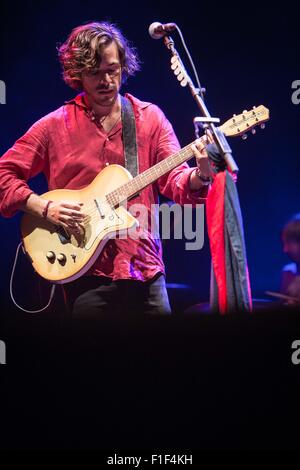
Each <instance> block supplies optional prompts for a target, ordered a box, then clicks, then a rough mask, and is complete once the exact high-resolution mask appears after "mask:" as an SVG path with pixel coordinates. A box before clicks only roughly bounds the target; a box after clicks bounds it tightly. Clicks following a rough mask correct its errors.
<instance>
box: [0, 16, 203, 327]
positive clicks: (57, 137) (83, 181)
mask: <svg viewBox="0 0 300 470" xmlns="http://www.w3.org/2000/svg"><path fill="white" fill-rule="evenodd" d="M59 59H60V62H61V65H62V70H63V78H64V80H65V82H66V83H67V84H68V85H69V86H70V87H71V88H73V89H75V90H78V91H80V92H81V93H80V94H78V95H77V96H76V97H75V98H74V99H72V100H70V101H69V102H66V103H65V104H64V105H63V106H62V107H60V108H58V109H57V110H55V111H54V112H52V113H50V114H48V115H47V116H45V117H43V118H42V119H40V120H39V121H37V122H36V123H35V124H34V125H33V126H32V127H31V128H30V129H29V130H28V132H27V133H26V134H25V135H24V136H23V137H21V138H20V139H19V140H18V141H17V142H16V143H15V145H14V146H13V147H12V148H11V149H9V150H8V151H7V152H6V153H5V155H4V156H3V157H2V158H1V159H0V193H1V197H0V211H1V213H2V215H3V216H6V217H11V216H13V215H14V214H15V213H16V212H17V211H18V210H20V209H21V210H23V211H25V212H28V213H31V214H33V215H35V216H37V217H44V218H46V219H47V220H48V221H50V222H52V223H53V224H57V225H61V226H62V227H63V228H64V229H65V230H66V231H67V232H68V233H70V234H76V232H77V231H78V230H79V227H80V223H81V222H82V221H83V220H84V217H85V215H86V214H84V210H82V208H81V205H80V203H79V202H78V203H76V202H74V203H70V202H67V201H59V202H47V201H45V199H43V198H41V197H40V196H38V195H37V194H35V193H34V192H33V191H32V190H31V189H30V188H29V187H28V185H27V183H26V181H27V180H28V179H29V178H31V177H33V176H35V175H36V174H38V173H39V172H44V174H45V175H46V178H47V181H48V186H49V190H54V189H62V188H67V189H82V188H84V187H85V186H87V185H88V184H90V183H91V181H92V180H93V179H94V178H95V176H96V175H97V174H98V173H99V172H100V171H101V170H102V169H103V168H104V167H105V166H106V165H107V164H111V163H117V164H119V165H123V166H124V145H123V129H122V119H121V111H122V110H121V95H120V88H121V85H122V83H123V82H124V81H125V80H126V79H127V77H129V76H130V75H133V74H134V73H135V72H136V71H137V70H138V69H139V62H138V58H137V55H136V52H135V49H134V48H132V47H131V46H130V45H129V43H128V41H127V40H126V39H125V38H124V36H123V35H122V33H121V31H120V30H119V29H118V28H117V27H115V26H114V25H112V24H110V23H105V22H102V23H97V22H94V23H89V24H85V25H81V26H79V27H77V28H75V29H74V30H73V31H72V32H71V34H70V36H69V37H68V39H67V40H66V42H65V43H64V44H63V45H62V46H61V47H60V48H59ZM126 97H127V99H128V100H129V103H130V105H131V107H132V109H133V112H134V118H135V127H136V143H137V148H138V169H139V172H140V173H141V172H143V171H144V170H146V169H147V168H149V167H151V166H153V165H154V164H155V163H157V162H159V161H161V160H163V159H165V158H166V157H168V156H170V155H171V154H173V153H175V152H176V151H178V149H179V148H180V147H179V143H178V140H177V138H176V136H175V134H174V131H173V129H172V126H171V124H170V123H169V121H168V120H167V119H166V117H165V116H164V114H163V112H162V111H161V110H160V109H159V108H158V107H157V106H155V105H153V104H151V103H145V102H142V101H140V100H138V99H137V98H135V97H133V96H132V95H130V94H127V95H126ZM193 152H194V154H195V156H196V159H197V167H196V168H190V167H189V166H188V165H187V164H182V165H180V166H178V167H177V168H175V169H173V170H172V171H171V172H169V173H168V174H166V175H164V176H161V177H160V178H159V179H158V180H157V181H156V182H155V183H154V184H152V185H150V186H148V187H147V188H145V189H144V190H143V191H141V193H140V194H139V195H138V196H137V197H136V198H135V199H134V200H133V201H131V202H129V203H128V207H129V208H130V205H131V204H132V203H137V202H138V203H140V204H143V205H144V206H145V207H147V210H148V212H149V214H150V211H151V207H152V206H153V204H157V203H158V194H159V192H160V193H162V194H163V195H165V196H166V197H168V198H170V199H172V200H174V201H175V202H178V203H180V204H185V203H188V204H196V203H198V204H200V203H204V202H205V198H206V196H207V192H208V187H209V182H210V171H209V164H208V158H207V154H206V151H205V148H204V145H203V143H201V142H200V141H199V143H198V144H197V147H196V146H194V147H193ZM141 235H142V236H140V237H139V238H138V239H136V238H135V239H133V238H130V237H128V238H127V239H118V238H116V239H113V240H110V241H109V242H108V243H107V244H106V245H105V248H104V250H103V252H102V253H101V254H100V256H99V258H98V260H97V261H96V263H95V264H94V266H93V267H92V268H91V269H90V271H89V272H88V273H86V275H84V276H82V277H81V278H79V279H78V280H76V281H74V282H71V283H67V284H65V285H64V293H65V297H66V301H67V304H68V306H69V308H70V310H72V313H73V316H75V317H78V318H79V317H81V316H82V317H88V316H89V315H92V316H96V317H98V316H99V315H100V314H101V313H103V312H113V311H119V310H121V311H124V309H127V310H128V311H131V310H132V309H134V308H136V309H137V310H139V311H144V312H146V313H170V306H169V301H168V296H167V292H166V287H165V278H164V274H165V271H164V265H163V261H162V250H161V243H160V240H157V239H155V238H154V237H153V236H152V234H151V230H149V229H148V230H146V229H145V230H144V228H143V226H141Z"/></svg>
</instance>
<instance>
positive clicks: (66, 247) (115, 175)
mask: <svg viewBox="0 0 300 470" xmlns="http://www.w3.org/2000/svg"><path fill="white" fill-rule="evenodd" d="M130 180H132V176H131V174H130V173H129V172H128V171H127V170H126V169H125V168H123V167H122V166H120V165H109V166H107V167H105V168H104V169H103V170H102V171H101V172H100V173H99V175H97V176H96V178H95V179H94V180H93V181H92V183H91V184H90V185H89V186H87V187H86V188H84V189H81V190H70V189H57V190H54V191H49V192H47V193H45V194H43V195H42V196H41V197H43V198H44V199H47V200H51V201H62V200H64V201H70V202H71V201H72V202H81V203H83V206H82V212H83V213H84V214H87V215H88V217H87V220H86V221H85V222H84V224H82V225H80V234H79V235H78V236H77V235H76V237H75V236H73V235H72V236H70V235H69V234H68V233H67V232H65V231H64V229H62V228H61V227H59V226H57V225H54V224H52V223H51V222H48V221H47V220H44V219H41V218H39V217H36V216H33V215H30V214H25V215H24V216H23V218H22V221H21V232H22V237H23V245H24V248H25V251H26V253H27V255H28V256H29V258H30V260H31V262H32V265H33V268H34V269H35V271H36V272H37V273H38V274H39V275H40V276H42V277H43V278H45V279H47V280H49V281H51V282H54V283H60V284H63V283H67V282H71V281H73V280H75V279H77V278H78V277H80V276H82V275H83V274H84V273H85V272H86V271H88V269H89V268H90V267H91V266H92V265H93V264H94V262H95V260H96V259H97V257H98V256H99V254H100V253H101V251H102V250H103V247H104V245H105V244H106V243H107V241H108V240H109V239H110V238H113V237H114V236H115V235H116V233H117V232H118V233H122V232H125V231H127V230H128V229H129V228H132V227H134V226H136V225H138V221H137V220H136V219H135V218H134V217H133V216H132V215H131V214H130V213H129V212H128V211H127V210H126V209H125V208H124V207H123V206H122V205H119V206H118V207H116V208H112V207H111V206H110V205H109V204H108V202H107V200H106V195H107V194H109V193H111V192H112V191H113V190H115V189H117V188H119V187H120V186H122V185H124V184H125V183H127V182H128V181H130Z"/></svg>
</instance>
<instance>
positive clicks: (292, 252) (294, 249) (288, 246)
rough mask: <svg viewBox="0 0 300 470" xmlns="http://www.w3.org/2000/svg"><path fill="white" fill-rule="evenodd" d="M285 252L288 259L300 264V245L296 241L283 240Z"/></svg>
mask: <svg viewBox="0 0 300 470" xmlns="http://www.w3.org/2000/svg"><path fill="white" fill-rule="evenodd" d="M282 243H283V251H284V253H286V254H287V255H288V257H289V258H290V259H291V260H292V261H294V262H295V263H297V264H300V243H299V242H297V241H294V240H286V239H285V238H283V240H282Z"/></svg>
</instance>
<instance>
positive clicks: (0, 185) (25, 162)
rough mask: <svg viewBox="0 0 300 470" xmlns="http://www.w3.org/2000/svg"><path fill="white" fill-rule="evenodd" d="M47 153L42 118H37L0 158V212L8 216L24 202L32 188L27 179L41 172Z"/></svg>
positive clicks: (13, 213)
mask: <svg viewBox="0 0 300 470" xmlns="http://www.w3.org/2000/svg"><path fill="white" fill-rule="evenodd" d="M46 156H47V134H46V128H45V125H44V122H43V119H41V120H40V121H37V122H36V123H35V124H33V126H31V128H30V129H29V130H28V131H27V132H26V133H25V134H24V135H23V136H22V137H21V138H20V139H18V140H17V141H16V142H15V144H14V145H13V147H11V148H10V149H9V150H8V151H7V152H6V153H5V154H4V155H3V156H2V157H1V158H0V214H1V215H2V216H4V217H12V216H13V215H15V213H16V212H17V211H18V210H19V209H20V206H21V205H22V204H23V203H24V202H26V200H27V199H28V197H29V196H30V194H32V193H33V191H32V189H30V187H29V186H28V184H27V181H28V180H29V179H30V178H32V177H34V176H36V175H37V174H38V173H40V172H42V171H43V170H44V167H45V162H46Z"/></svg>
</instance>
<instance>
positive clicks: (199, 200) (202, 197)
mask: <svg viewBox="0 0 300 470" xmlns="http://www.w3.org/2000/svg"><path fill="white" fill-rule="evenodd" d="M194 170H195V167H193V168H187V169H186V170H184V171H183V172H182V178H183V181H182V184H184V186H185V188H186V197H187V199H188V202H189V203H194V204H204V203H205V201H206V198H207V196H208V192H209V188H210V186H209V185H207V186H202V187H201V188H200V189H199V190H198V191H192V189H191V188H190V177H191V174H192V173H193V171H194Z"/></svg>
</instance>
